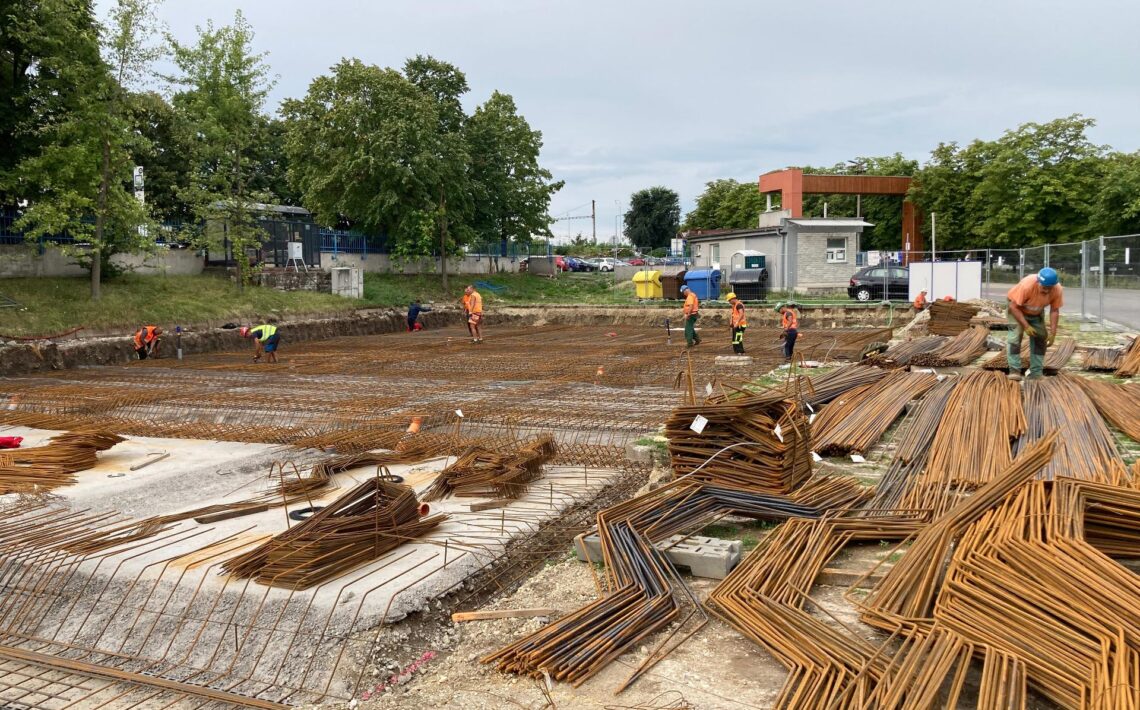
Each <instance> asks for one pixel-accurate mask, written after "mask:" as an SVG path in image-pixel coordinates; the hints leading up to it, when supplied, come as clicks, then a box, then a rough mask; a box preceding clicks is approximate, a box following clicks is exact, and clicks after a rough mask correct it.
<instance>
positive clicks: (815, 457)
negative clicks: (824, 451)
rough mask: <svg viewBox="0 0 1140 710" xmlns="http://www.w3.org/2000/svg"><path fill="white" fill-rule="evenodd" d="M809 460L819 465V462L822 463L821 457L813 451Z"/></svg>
mask: <svg viewBox="0 0 1140 710" xmlns="http://www.w3.org/2000/svg"><path fill="white" fill-rule="evenodd" d="M811 460H812V461H815V462H816V463H819V462H820V461H823V457H822V456H820V455H819V454H817V453H816V452H814V451H813V452H811Z"/></svg>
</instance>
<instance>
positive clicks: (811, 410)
mask: <svg viewBox="0 0 1140 710" xmlns="http://www.w3.org/2000/svg"><path fill="white" fill-rule="evenodd" d="M804 404H806V405H807V408H808V411H809V412H815V407H813V406H811V402H804Z"/></svg>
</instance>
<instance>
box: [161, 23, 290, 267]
mask: <svg viewBox="0 0 1140 710" xmlns="http://www.w3.org/2000/svg"><path fill="white" fill-rule="evenodd" d="M197 30H198V39H197V42H196V43H195V44H193V45H188V44H181V43H179V42H178V41H177V40H175V39H174V38H173V37H169V36H168V41H169V42H170V46H171V49H172V52H173V56H174V63H175V65H176V66H177V67H178V69H179V70H180V71H181V76H178V77H173V78H172V79H171V80H172V81H173V82H174V83H175V84H177V85H180V86H182V87H184V88H183V90H182V91H180V92H178V93H176V94H175V95H174V99H173V103H174V107H175V110H177V111H178V112H180V114H181V115H182V117H183V120H185V121H186V122H187V123H188V124H189V125H190V126H191V129H192V135H193V140H192V142H191V145H190V155H189V158H190V160H191V161H192V172H191V181H190V185H189V187H188V188H187V189H185V190H184V191H183V192H182V197H183V199H185V200H186V201H187V202H188V203H189V204H190V205H191V206H192V209H193V210H194V213H195V215H196V217H197V218H198V219H199V220H201V221H202V222H203V223H205V224H206V225H207V227H206V230H207V234H206V236H207V238H209V239H211V240H212V241H216V240H217V237H218V236H219V232H218V230H219V229H220V230H221V232H220V234H224V235H225V237H226V238H227V239H229V242H230V244H231V245H232V249H233V256H234V260H235V261H236V262H237V266H238V287H239V289H244V287H245V284H246V283H247V282H248V281H249V279H250V276H251V273H252V272H251V268H250V260H249V250H250V249H253V248H257V247H259V246H260V245H261V243H262V240H263V239H264V235H265V232H264V230H262V229H261V228H260V227H259V226H258V225H257V219H256V216H257V208H256V204H257V202H259V201H264V200H269V199H272V198H271V196H269V195H268V194H267V193H265V192H263V191H258V190H256V189H255V188H254V187H253V186H252V185H251V178H252V175H253V174H254V171H253V165H254V162H255V155H254V153H255V148H256V147H257V136H258V130H259V127H260V125H261V122H262V120H263V116H262V110H263V108H264V106H265V98H266V96H267V95H268V94H269V90H270V89H271V88H272V87H273V81H272V80H271V79H270V76H269V68H268V67H267V65H266V63H265V55H264V54H255V53H254V52H253V48H252V45H253V36H254V35H253V29H252V28H251V27H250V25H249V23H248V22H246V20H245V18H244V17H243V16H242V14H241V11H240V10H239V11H238V12H236V13H235V14H234V21H233V24H232V25H228V26H226V27H221V28H215V27H214V25H213V23H212V22H207V23H206V27H205V28H202V27H198V28H197Z"/></svg>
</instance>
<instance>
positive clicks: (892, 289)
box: [847, 266, 910, 302]
mask: <svg viewBox="0 0 1140 710" xmlns="http://www.w3.org/2000/svg"><path fill="white" fill-rule="evenodd" d="M884 282H886V286H887V298H888V299H890V300H892V301H905V300H907V299H908V298H909V297H910V269H908V268H907V267H905V266H866V267H863V268H862V269H859V270H858V271H856V272H855V275H854V276H852V277H851V281H850V282H849V283H848V285H847V295H848V296H850V297H851V298H854V299H855V300H856V301H864V302H866V301H873V300H882V298H883V283H884Z"/></svg>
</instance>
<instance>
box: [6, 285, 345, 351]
mask: <svg viewBox="0 0 1140 710" xmlns="http://www.w3.org/2000/svg"><path fill="white" fill-rule="evenodd" d="M90 289H91V285H90V282H89V281H88V280H87V279H83V278H31V279H4V280H0V294H3V295H5V296H7V297H8V298H11V299H13V300H15V301H17V302H18V303H19V304H20V306H21V307H20V308H0V333H3V334H5V335H17V336H19V335H47V334H52V333H61V332H63V331H66V330H70V329H72V328H76V327H78V326H83V327H84V328H86V329H88V330H90V331H93V332H100V331H107V330H119V329H133V328H136V327H138V326H139V325H143V324H146V323H156V324H158V325H162V326H164V327H173V326H175V325H190V324H206V323H216V324H220V323H222V322H224V321H226V320H233V321H235V322H238V321H243V320H250V319H253V318H257V317H261V318H265V317H269V316H276V317H278V318H281V317H289V316H296V315H301V314H317V313H333V312H337V311H344V310H345V309H346V308H351V307H353V306H355V305H356V302H355V301H351V300H348V299H345V298H340V297H339V296H333V295H332V294H328V293H310V292H306V291H295V292H289V293H287V292H284V291H275V290H272V289H267V288H256V287H250V288H247V289H245V291H244V292H238V290H237V288H236V287H235V286H234V284H233V283H231V282H230V281H229V280H227V279H223V278H218V277H214V276H136V275H131V274H127V275H124V276H120V277H118V278H115V279H112V280H109V281H106V282H105V283H104V284H103V298H102V299H101V300H99V301H92V300H91V297H90V292H91V291H90Z"/></svg>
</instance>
